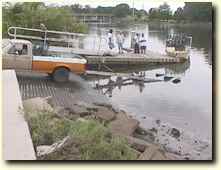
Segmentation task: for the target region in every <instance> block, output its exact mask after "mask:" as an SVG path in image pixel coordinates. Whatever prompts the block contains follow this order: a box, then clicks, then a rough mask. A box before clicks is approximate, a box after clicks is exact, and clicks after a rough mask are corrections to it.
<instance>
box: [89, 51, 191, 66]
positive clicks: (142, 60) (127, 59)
mask: <svg viewBox="0 0 221 170" xmlns="http://www.w3.org/2000/svg"><path fill="white" fill-rule="evenodd" d="M85 58H86V59H87V61H88V64H91V65H97V64H98V65H99V64H105V65H145V64H149V63H156V64H169V63H182V62H184V61H186V60H187V59H186V58H184V57H170V56H168V55H163V54H159V53H154V52H150V51H148V52H147V54H133V53H125V54H120V55H116V56H85Z"/></svg>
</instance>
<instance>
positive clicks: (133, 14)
mask: <svg viewBox="0 0 221 170" xmlns="http://www.w3.org/2000/svg"><path fill="white" fill-rule="evenodd" d="M133 17H134V0H133Z"/></svg>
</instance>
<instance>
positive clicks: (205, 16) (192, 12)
mask: <svg viewBox="0 0 221 170" xmlns="http://www.w3.org/2000/svg"><path fill="white" fill-rule="evenodd" d="M184 17H185V19H187V20H191V21H212V3H211V2H185V6H184Z"/></svg>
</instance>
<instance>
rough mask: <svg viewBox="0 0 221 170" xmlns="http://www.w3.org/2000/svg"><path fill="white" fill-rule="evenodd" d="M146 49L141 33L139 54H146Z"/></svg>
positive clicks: (145, 41) (145, 42)
mask: <svg viewBox="0 0 221 170" xmlns="http://www.w3.org/2000/svg"><path fill="white" fill-rule="evenodd" d="M146 48H147V40H146V39H145V37H144V33H142V35H141V39H140V51H141V54H146Z"/></svg>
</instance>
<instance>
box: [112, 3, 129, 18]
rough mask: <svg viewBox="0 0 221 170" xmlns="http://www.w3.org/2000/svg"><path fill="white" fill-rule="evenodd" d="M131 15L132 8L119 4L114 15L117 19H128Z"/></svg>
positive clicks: (114, 10)
mask: <svg viewBox="0 0 221 170" xmlns="http://www.w3.org/2000/svg"><path fill="white" fill-rule="evenodd" d="M129 14H130V7H129V5H128V4H119V5H117V6H116V7H115V8H114V9H113V15H114V16H116V17H120V18H123V17H126V16H127V15H129Z"/></svg>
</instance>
